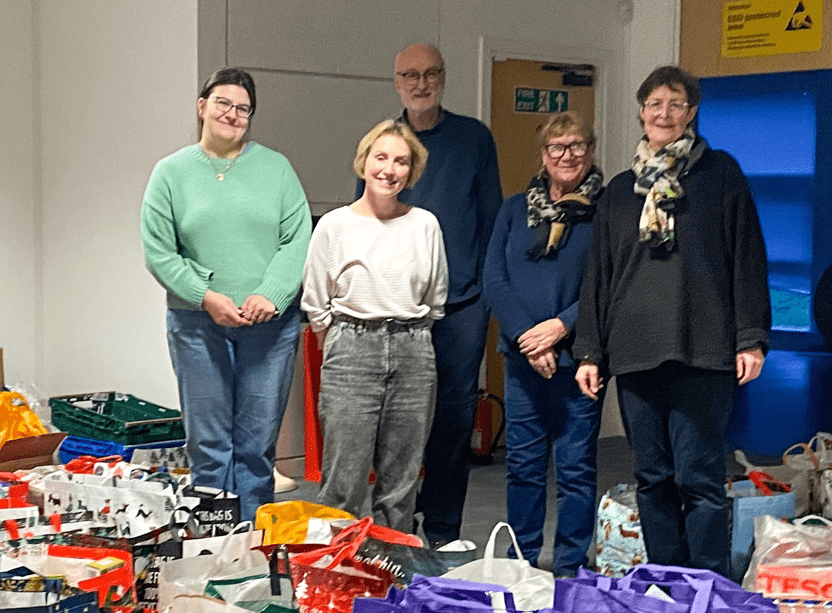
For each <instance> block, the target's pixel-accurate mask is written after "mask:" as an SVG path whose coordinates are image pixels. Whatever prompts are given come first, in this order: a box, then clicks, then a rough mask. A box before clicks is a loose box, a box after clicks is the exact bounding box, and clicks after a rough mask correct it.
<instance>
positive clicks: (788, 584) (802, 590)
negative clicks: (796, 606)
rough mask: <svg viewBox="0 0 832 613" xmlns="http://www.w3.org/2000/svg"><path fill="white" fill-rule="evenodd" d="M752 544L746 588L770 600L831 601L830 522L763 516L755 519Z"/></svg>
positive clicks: (831, 543)
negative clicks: (752, 549)
mask: <svg viewBox="0 0 832 613" xmlns="http://www.w3.org/2000/svg"><path fill="white" fill-rule="evenodd" d="M754 542H755V547H754V555H753V556H752V558H751V563H750V564H749V566H748V572H747V573H746V574H745V577H744V578H743V581H742V585H743V587H744V588H745V589H749V590H755V591H758V592H762V593H763V594H764V595H766V596H770V597H772V598H789V599H805V600H832V522H830V521H829V520H826V519H824V518H822V517H818V516H814V515H810V516H807V517H803V518H800V519H796V520H794V521H793V522H788V521H785V520H783V519H780V518H776V517H772V516H770V515H765V516H762V517H758V518H756V519H755V520H754Z"/></svg>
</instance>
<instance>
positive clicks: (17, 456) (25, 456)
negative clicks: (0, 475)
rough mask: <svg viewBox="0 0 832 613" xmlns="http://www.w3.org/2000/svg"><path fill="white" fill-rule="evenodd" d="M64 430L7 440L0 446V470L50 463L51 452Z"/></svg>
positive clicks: (58, 443) (63, 435) (53, 451)
mask: <svg viewBox="0 0 832 613" xmlns="http://www.w3.org/2000/svg"><path fill="white" fill-rule="evenodd" d="M65 437H66V432H50V433H49V434H41V435H40V436H27V437H25V438H19V439H15V440H12V441H7V442H6V444H5V445H3V446H2V447H0V470H3V471H6V470H7V471H15V470H21V469H24V468H35V467H36V466H46V465H48V464H52V454H54V453H55V450H56V449H57V448H58V445H60V444H61V441H63V440H64V438H65Z"/></svg>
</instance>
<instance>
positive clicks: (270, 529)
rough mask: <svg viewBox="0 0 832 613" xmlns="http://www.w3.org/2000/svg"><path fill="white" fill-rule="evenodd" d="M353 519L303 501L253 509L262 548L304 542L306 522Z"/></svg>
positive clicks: (339, 510)
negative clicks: (261, 533)
mask: <svg viewBox="0 0 832 613" xmlns="http://www.w3.org/2000/svg"><path fill="white" fill-rule="evenodd" d="M312 517H315V518H317V519H355V517H354V516H353V515H351V514H349V513H347V512H346V511H342V510H341V509H334V508H332V507H326V506H324V505H321V504H315V503H314V502H306V501H305V500H287V501H285V502H274V503H271V504H264V505H262V506H260V508H258V509H257V515H256V518H255V522H256V523H255V528H256V529H257V530H262V531H263V545H275V544H281V545H290V544H295V545H298V544H301V543H303V542H304V540H306V530H307V528H308V525H309V519H310V518H312Z"/></svg>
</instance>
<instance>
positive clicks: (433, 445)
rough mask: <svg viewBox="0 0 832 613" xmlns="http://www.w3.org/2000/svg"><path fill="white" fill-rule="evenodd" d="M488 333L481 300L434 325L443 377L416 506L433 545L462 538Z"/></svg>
mask: <svg viewBox="0 0 832 613" xmlns="http://www.w3.org/2000/svg"><path fill="white" fill-rule="evenodd" d="M487 332H488V311H487V309H486V307H485V301H484V300H483V298H482V296H477V297H476V298H472V299H471V300H468V301H466V302H463V303H460V304H446V305H445V317H444V318H443V319H440V320H438V321H437V322H435V323H434V325H433V330H432V333H433V347H434V349H435V350H436V371H437V374H438V376H439V379H438V387H437V398H436V412H435V413H434V416H433V427H432V428H431V432H430V437H429V438H428V444H427V447H426V448H425V478H424V481H423V482H422V489H421V491H420V492H419V497H418V499H417V502H416V509H417V511H421V512H422V513H423V514H424V522H423V524H422V527H423V528H424V530H425V535H426V536H427V537H428V541H430V542H431V543H434V542H436V541H453V540H456V539H458V538H459V529H460V526H461V525H462V507H463V506H464V505H465V494H466V492H467V489H468V457H469V455H470V453H471V434H472V433H473V430H474V415H475V414H476V410H477V391H478V387H479V376H480V364H481V363H482V356H483V352H484V351H485V338H486V335H487Z"/></svg>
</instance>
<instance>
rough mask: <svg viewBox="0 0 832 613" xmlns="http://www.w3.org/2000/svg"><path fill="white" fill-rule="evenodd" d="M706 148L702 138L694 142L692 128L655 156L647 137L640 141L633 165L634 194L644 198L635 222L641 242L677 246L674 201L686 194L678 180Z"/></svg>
mask: <svg viewBox="0 0 832 613" xmlns="http://www.w3.org/2000/svg"><path fill="white" fill-rule="evenodd" d="M707 149H708V143H707V142H706V141H705V139H703V138H699V139H697V137H696V134H695V133H694V131H693V130H692V129H691V128H688V129H687V130H685V132H684V134H682V136H681V137H679V140H677V141H675V142H672V143H670V144H669V145H667V146H666V147H664V148H663V149H660V150H659V151H658V152H657V153H653V151H652V149H650V146H649V144H648V140H647V136H643V137H642V138H641V140H640V141H639V143H638V148H637V149H636V155H635V157H634V158H633V166H632V168H633V172H634V173H635V175H636V183H635V186H634V188H633V191H635V193H637V194H641V195H643V196H645V198H644V206H643V207H642V209H641V218H640V219H639V223H638V240H639V241H640V242H642V243H648V244H649V245H650V246H651V247H653V248H657V247H661V246H664V248H665V249H667V250H668V251H672V250H673V247H674V246H675V244H676V222H675V219H674V217H673V211H674V209H675V208H676V201H677V200H678V199H679V198H681V197H682V196H683V195H684V193H685V191H684V190H683V189H682V186H681V184H680V183H679V178H680V177H682V176H684V175H685V173H687V172H688V171H689V170H690V169H691V168H693V165H694V164H696V162H698V161H699V158H701V157H702V154H703V153H704V152H705V151H706V150H707Z"/></svg>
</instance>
